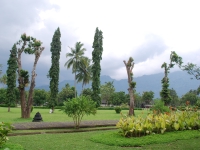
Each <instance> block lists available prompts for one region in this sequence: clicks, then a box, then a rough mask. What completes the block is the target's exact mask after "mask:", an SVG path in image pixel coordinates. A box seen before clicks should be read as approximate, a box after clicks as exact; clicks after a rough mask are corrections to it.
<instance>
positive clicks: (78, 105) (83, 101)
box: [61, 96, 96, 129]
mask: <svg viewBox="0 0 200 150" xmlns="http://www.w3.org/2000/svg"><path fill="white" fill-rule="evenodd" d="M61 110H62V111H64V112H65V113H66V114H67V115H68V116H69V117H72V118H73V121H74V127H75V128H76V129H78V128H79V126H80V123H81V120H82V118H83V116H84V115H90V114H92V115H95V114H96V103H95V102H94V101H93V100H91V98H90V97H85V96H81V97H76V98H73V99H70V100H69V101H66V102H64V106H63V107H62V109H61Z"/></svg>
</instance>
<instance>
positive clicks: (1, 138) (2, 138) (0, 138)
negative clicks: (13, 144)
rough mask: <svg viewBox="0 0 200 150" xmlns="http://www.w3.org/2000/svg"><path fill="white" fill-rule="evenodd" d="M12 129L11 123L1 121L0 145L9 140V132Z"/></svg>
mask: <svg viewBox="0 0 200 150" xmlns="http://www.w3.org/2000/svg"><path fill="white" fill-rule="evenodd" d="M11 129H12V126H11V125H10V124H9V123H4V122H0V147H2V146H3V144H5V143H6V141H7V140H8V137H7V134H8V132H10V131H11Z"/></svg>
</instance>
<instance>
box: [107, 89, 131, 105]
mask: <svg viewBox="0 0 200 150" xmlns="http://www.w3.org/2000/svg"><path fill="white" fill-rule="evenodd" d="M111 99H112V104H113V105H121V104H122V103H128V102H129V101H130V100H129V95H128V94H125V92H123V91H120V92H114V93H113V94H112V97H111Z"/></svg>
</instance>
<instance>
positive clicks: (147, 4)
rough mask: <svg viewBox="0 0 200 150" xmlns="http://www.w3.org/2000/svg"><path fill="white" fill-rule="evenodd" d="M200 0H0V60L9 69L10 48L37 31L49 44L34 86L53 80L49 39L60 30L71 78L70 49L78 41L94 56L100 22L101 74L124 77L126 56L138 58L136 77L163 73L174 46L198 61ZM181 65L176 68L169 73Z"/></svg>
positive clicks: (64, 75)
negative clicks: (96, 32)
mask: <svg viewBox="0 0 200 150" xmlns="http://www.w3.org/2000/svg"><path fill="white" fill-rule="evenodd" d="M199 7H200V2H199V1H198V0H197V1H194V0H187V1H186V0H176V1H174V0H162V1H160V0H151V1H149V0H140V1H136V0H73V1H72V0H28V1H27V0H14V1H13V0H0V64H3V73H5V72H6V69H7V60H8V58H9V54H10V49H11V48H12V46H13V44H14V43H16V42H17V41H18V40H19V39H20V36H21V34H23V33H26V34H27V35H30V36H33V37H35V38H37V39H38V40H40V41H42V42H43V44H42V46H44V47H45V50H44V51H43V53H42V55H41V57H40V59H39V61H38V64H37V69H36V72H37V78H36V86H39V85H43V84H49V79H48V78H47V77H46V75H47V74H48V71H49V68H50V67H51V52H50V43H51V42H52V37H53V34H54V32H55V30H56V29H57V28H58V27H59V28H60V31H61V43H62V49H61V56H60V82H61V81H63V80H73V79H74V75H73V74H72V70H71V69H67V68H66V67H64V64H65V62H66V61H67V60H68V59H67V58H66V53H68V52H70V49H69V47H74V45H75V43H76V42H79V41H80V42H82V43H83V44H84V48H86V49H87V51H86V52H85V55H86V56H87V57H89V58H92V51H93V48H92V44H93V40H94V34H95V30H96V27H98V28H99V29H100V30H101V31H102V32H103V37H104V38H103V55H102V60H101V75H109V76H110V77H112V78H113V79H116V80H120V79H126V78H127V74H126V68H125V65H124V63H123V60H126V61H127V60H128V58H129V57H133V59H134V63H135V65H134V69H133V73H134V77H139V76H143V75H150V74H156V73H163V75H164V69H162V68H161V65H162V64H163V62H166V63H169V57H170V53H171V51H175V52H176V53H177V54H178V55H179V56H180V57H182V59H183V62H184V64H187V63H188V62H192V63H195V64H197V65H199V64H200V55H199V52H200V21H199V15H200V9H199ZM33 59H34V57H33V56H28V55H23V59H22V67H23V68H24V69H27V70H31V69H32V66H33ZM178 70H180V69H179V68H178V67H175V68H173V69H171V72H174V71H178Z"/></svg>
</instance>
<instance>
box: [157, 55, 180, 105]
mask: <svg viewBox="0 0 200 150" xmlns="http://www.w3.org/2000/svg"><path fill="white" fill-rule="evenodd" d="M182 63H183V62H182V58H181V57H179V56H178V55H177V54H176V52H175V51H172V52H171V54H170V63H169V65H167V63H166V62H164V63H163V64H162V66H161V68H164V73H165V76H164V78H163V79H162V80H161V82H162V91H161V92H160V96H161V99H162V100H163V101H164V103H165V105H169V104H170V102H171V96H170V91H169V78H168V73H169V71H170V68H173V67H174V65H175V64H178V66H179V67H181V65H182Z"/></svg>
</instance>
